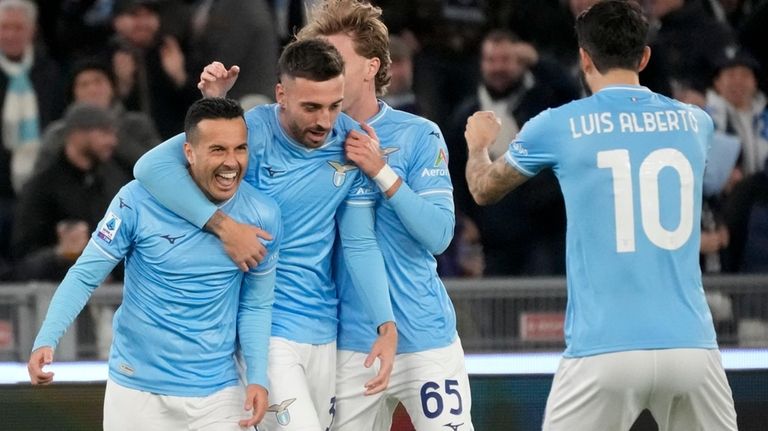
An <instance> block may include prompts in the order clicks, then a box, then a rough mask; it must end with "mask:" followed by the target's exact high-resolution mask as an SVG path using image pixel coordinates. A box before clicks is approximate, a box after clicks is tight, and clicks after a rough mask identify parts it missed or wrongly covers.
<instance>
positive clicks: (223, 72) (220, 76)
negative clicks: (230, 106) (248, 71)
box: [197, 61, 240, 98]
mask: <svg viewBox="0 0 768 431" xmlns="http://www.w3.org/2000/svg"><path fill="white" fill-rule="evenodd" d="M239 75H240V66H237V65H235V66H232V67H230V68H229V69H227V68H226V67H224V65H223V64H222V63H220V62H218V61H214V62H213V63H211V64H209V65H207V66H205V68H204V69H203V72H202V73H201V74H200V82H198V83H197V88H199V89H200V92H201V93H203V97H206V98H208V97H226V96H227V93H228V92H229V90H231V89H232V86H233V85H235V82H236V81H237V77H238V76H239Z"/></svg>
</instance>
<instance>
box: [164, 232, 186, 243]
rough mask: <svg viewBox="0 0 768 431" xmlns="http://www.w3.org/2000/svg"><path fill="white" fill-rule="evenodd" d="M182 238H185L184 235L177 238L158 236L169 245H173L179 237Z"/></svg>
mask: <svg viewBox="0 0 768 431" xmlns="http://www.w3.org/2000/svg"><path fill="white" fill-rule="evenodd" d="M184 236H186V234H185V235H179V236H170V235H160V238H164V239H167V240H168V242H169V243H171V245H173V244H174V243H175V242H176V240H177V239H179V238H181V237H184Z"/></svg>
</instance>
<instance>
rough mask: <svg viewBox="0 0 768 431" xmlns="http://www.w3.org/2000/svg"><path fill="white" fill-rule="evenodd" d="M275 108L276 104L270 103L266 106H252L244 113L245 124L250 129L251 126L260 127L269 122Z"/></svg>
mask: <svg viewBox="0 0 768 431" xmlns="http://www.w3.org/2000/svg"><path fill="white" fill-rule="evenodd" d="M276 106H277V105H276V104H274V103H270V104H268V105H258V106H254V107H253V108H251V109H249V110H247V111H245V114H244V117H245V122H246V124H248V126H249V127H250V126H251V124H253V125H260V124H263V123H265V122H266V121H269V119H270V118H271V116H273V115H275V107H276Z"/></svg>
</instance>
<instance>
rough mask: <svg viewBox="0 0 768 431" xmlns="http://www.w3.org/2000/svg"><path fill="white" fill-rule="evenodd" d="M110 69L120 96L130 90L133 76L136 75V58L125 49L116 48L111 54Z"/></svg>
mask: <svg viewBox="0 0 768 431" xmlns="http://www.w3.org/2000/svg"><path fill="white" fill-rule="evenodd" d="M112 71H113V72H114V74H115V80H116V81H117V88H118V91H119V93H120V95H121V96H125V95H126V94H128V93H130V92H131V89H132V88H133V81H134V76H136V60H135V59H134V58H133V54H131V53H130V52H129V51H125V50H117V51H115V53H114V54H113V55H112Z"/></svg>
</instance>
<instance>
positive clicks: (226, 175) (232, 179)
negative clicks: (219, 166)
mask: <svg viewBox="0 0 768 431" xmlns="http://www.w3.org/2000/svg"><path fill="white" fill-rule="evenodd" d="M236 182H237V172H235V171H230V172H219V173H217V174H216V183H217V184H218V185H219V186H220V187H222V188H225V189H228V188H230V187H232V186H234V185H235V183H236Z"/></svg>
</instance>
